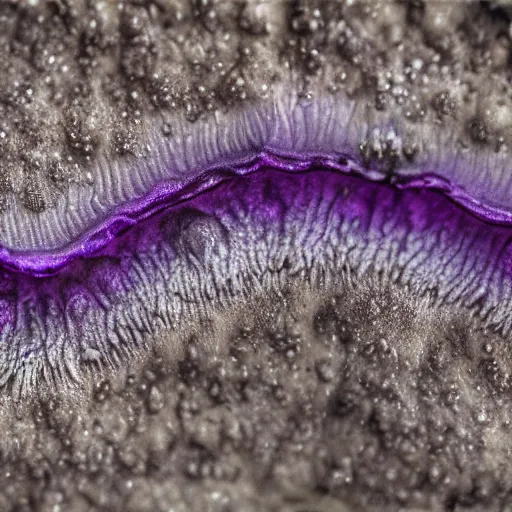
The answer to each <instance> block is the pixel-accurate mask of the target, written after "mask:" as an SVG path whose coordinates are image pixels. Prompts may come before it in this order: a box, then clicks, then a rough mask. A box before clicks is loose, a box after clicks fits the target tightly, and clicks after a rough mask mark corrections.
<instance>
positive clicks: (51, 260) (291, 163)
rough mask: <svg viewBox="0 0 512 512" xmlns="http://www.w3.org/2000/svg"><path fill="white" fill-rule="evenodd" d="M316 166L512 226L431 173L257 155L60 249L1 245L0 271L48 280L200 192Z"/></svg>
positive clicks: (343, 159) (163, 187)
mask: <svg viewBox="0 0 512 512" xmlns="http://www.w3.org/2000/svg"><path fill="white" fill-rule="evenodd" d="M318 167H321V168H323V169H326V170H331V171H337V172H340V173H343V174H347V175H354V176H357V177H362V178H366V179H368V180H369V181H374V182H386V183H389V184H391V185H393V186H395V187H397V188H399V189H411V188H412V189H430V190H434V191H437V192H440V193H441V194H443V195H445V196H446V197H448V198H449V199H450V200H451V201H452V202H454V203H456V204H457V205H459V206H461V207H463V208H464V209H465V210H467V211H468V212H469V213H470V214H471V215H473V216H474V217H477V218H479V219H480V220H482V221H484V222H486V223H488V224H492V225H499V226H512V212H511V211H507V210H505V209H503V208H499V207H495V206H492V205H489V204H485V203H482V202H480V201H478V200H476V199H475V198H474V197H472V196H470V195H469V194H468V193H467V192H465V191H464V190H463V189H462V188H461V187H460V186H458V185H457V184H455V183H451V182H450V181H448V180H447V179H445V178H443V177H441V176H440V175H439V174H436V173H434V172H425V173H423V174H421V175H419V176H418V175H417V176H414V177H407V176H399V175H396V174H391V175H390V174H386V173H383V172H381V171H378V170H375V169H371V168H366V167H364V166H361V165H360V164H358V163H356V162H355V161H353V160H351V159H350V158H349V157H348V156H347V155H345V154H341V153H340V154H337V155H334V156H333V155H325V154H324V155H322V154H317V155H307V156H299V155H289V154H288V155H285V154H278V153H276V152H273V153H270V152H261V153H259V154H258V155H256V156H254V157H253V158H250V159H246V160H243V161H240V162H238V164H237V165H232V166H224V167H222V168H212V169H210V170H208V171H205V172H204V173H202V174H201V175H200V176H199V177H197V178H195V179H193V180H191V181H188V182H184V183H176V182H164V183H161V184H159V185H158V186H156V187H154V188H153V189H152V190H151V191H150V192H149V193H148V194H147V195H146V196H144V197H142V198H138V199H135V200H133V201H131V202H129V203H126V204H124V205H121V206H119V207H118V208H117V210H116V211H115V212H114V213H113V214H112V215H110V216H109V217H108V218H107V219H105V220H104V221H103V222H101V223H99V224H98V225H97V226H95V227H94V228H92V229H90V230H88V231H87V232H86V233H84V235H83V236H82V237H80V238H79V239H78V240H76V241H74V242H71V243H70V244H68V245H67V246H65V247H63V248H62V249H60V250H57V251H55V250H53V251H41V252H33V251H30V252H28V251H13V250H10V249H7V248H6V247H1V246H0V267H2V268H4V269H6V270H10V271H13V272H20V273H24V274H29V275H32V276H35V277H45V276H51V275H53V274H55V273H57V272H58V271H59V270H60V269H62V268H63V267H65V266H66V265H68V264H69V263H70V262H72V261H73V260H76V259H79V258H87V257H91V256H94V255H95V254H97V253H98V251H100V250H102V249H104V248H105V247H106V246H107V245H108V244H110V243H111V242H112V240H113V239H114V238H115V237H116V236H118V235H119V234H121V233H123V232H124V231H126V230H127V229H129V228H130V227H131V226H133V225H135V224H138V223H140V222H142V221H143V220H144V219H147V218H148V217H151V216H152V215H154V214H156V213H158V212H160V211H162V210H164V209H166V208H168V207H170V206H173V205H177V204H179V203H181V202H183V201H186V200H189V199H191V198H193V197H195V196H197V195H199V194H202V193H204V192H206V191H208V190H210V189H212V188H213V187H215V186H217V185H219V184H221V183H222V182H223V181H225V180H227V179H229V178H232V177H235V176H244V175H247V174H251V173H254V172H256V171H258V170H260V169H262V168H273V169H276V170H279V171H285V172H289V173H295V172H304V171H310V170H313V169H314V168H318Z"/></svg>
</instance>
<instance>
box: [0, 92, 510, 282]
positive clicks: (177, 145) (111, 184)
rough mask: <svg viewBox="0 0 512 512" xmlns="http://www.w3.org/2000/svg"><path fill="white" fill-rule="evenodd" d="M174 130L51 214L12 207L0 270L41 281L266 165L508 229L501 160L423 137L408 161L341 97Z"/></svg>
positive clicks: (386, 119)
mask: <svg viewBox="0 0 512 512" xmlns="http://www.w3.org/2000/svg"><path fill="white" fill-rule="evenodd" d="M171 126H172V136H170V137H166V136H164V135H163V134H162V132H161V131H160V129H159V128H158V123H155V122H151V123H150V122H148V129H147V140H146V153H145V155H144V156H143V157H133V159H124V160H120V159H118V158H117V159H109V158H107V157H106V156H100V157H98V158H97V159H96V160H95V163H94V165H93V166H92V167H91V169H90V173H91V182H90V184H89V185H87V184H80V185H79V184H70V186H69V189H68V191H67V192H66V193H64V194H62V196H61V197H60V198H59V199H58V200H57V202H56V205H55V206H54V207H53V208H50V209H47V210H45V211H43V212H40V213H37V214H36V213H34V212H30V211H28V210H26V209H24V208H23V207H22V206H20V205H19V204H13V206H12V208H10V209H8V210H7V211H6V212H4V213H2V214H1V217H0V260H2V261H3V262H4V263H5V264H7V265H9V266H10V267H11V268H18V269H20V270H25V271H29V272H30V271H33V272H35V273H37V272H39V273H43V274H44V273H45V271H46V270H49V271H51V270H52V269H55V268H58V267H60V266H62V265H63V264H65V263H67V261H68V260H69V257H70V256H72V255H80V256H85V255H88V254H90V253H93V252H94V251H95V250H97V249H98V248H100V247H102V246H103V245H105V244H106V243H108V242H109V241H110V240H111V239H112V237H113V236H115V234H116V233H117V232H119V231H121V230H122V229H124V228H125V227H126V226H129V225H131V224H133V223H136V222H138V221H139V220H141V219H143V218H145V217H147V216H148V215H150V214H152V213H153V210H154V208H155V205H159V204H160V205H161V204H162V203H166V204H168V203H169V202H172V198H173V197H181V198H182V197H183V196H184V194H185V193H186V191H187V189H189V192H190V193H199V192H201V190H204V189H206V188H208V187H209V186H213V185H214V184H215V183H217V182H219V181H221V180H222V179H223V176H224V175H225V173H226V172H228V173H229V172H231V173H246V172H250V171H251V170H252V169H253V167H251V166H252V165H253V163H254V162H255V161H256V162H257V161H260V160H261V159H262V158H264V157H266V158H269V159H272V158H276V157H283V158H291V159H293V160H294V161H295V162H297V161H299V160H301V159H303V160H305V161H306V163H307V162H309V161H311V160H312V159H313V160H314V159H325V160H328V161H330V162H334V163H336V162H340V161H342V162H345V163H346V165H340V166H339V167H340V169H341V170H349V171H350V172H356V173H359V174H361V175H363V176H365V177H367V178H368V179H371V180H377V181H379V180H385V181H394V182H396V183H401V184H402V186H412V187H431V188H438V189H440V190H442V191H444V192H445V193H446V194H448V195H449V196H450V197H451V198H452V199H454V200H455V201H457V202H459V203H461V204H463V205H464V206H465V207H467V208H468V209H470V210H472V211H473V212H474V213H475V214H477V215H480V216H481V217H483V218H486V219H488V220H489V221H490V222H493V223H500V224H510V223H512V213H511V211H512V205H511V204H510V190H511V187H512V181H511V180H512V173H511V172H510V170H511V169H512V166H511V161H510V158H509V157H508V155H507V154H505V153H502V152H496V153H495V152H489V151H485V150H480V149H479V148H474V147H473V148H464V147H462V146H461V145H460V144H459V142H458V141H457V140H456V138H455V135H454V136H453V138H450V137H448V138H446V135H445V134H441V133H439V132H437V131H436V130H435V127H434V128H432V126H430V125H425V126H422V125H420V126H419V128H418V129H419V132H418V134H416V141H417V143H416V145H415V148H414V152H413V154H411V155H410V158H411V159H410V160H408V159H407V158H403V157H402V156H401V151H402V149H403V148H401V144H402V140H403V139H404V138H405V136H406V133H405V128H403V126H402V124H401V123H400V122H399V120H398V119H396V120H394V119H393V117H392V116H391V117H390V115H389V114H387V113H386V114H385V115H384V114H383V115H382V117H381V118H379V117H378V114H376V113H375V112H374V111H373V113H372V114H370V112H369V109H368V108H367V107H366V106H365V103H364V102H362V101H361V100H350V99H349V98H347V97H346V96H344V95H342V94H341V93H338V94H332V95H327V94H322V95H320V94H319V95H318V96H313V97H311V98H305V97H303V96H301V95H300V94H298V93H297V92H296V91H292V90H291V89H289V88H285V87H284V86H275V90H274V91H273V92H272V94H270V93H269V97H268V98H267V99H266V100H259V101H257V102H254V103H252V104H251V105H250V106H246V107H244V108H243V109H236V108H234V109H231V110H228V111H226V112H223V111H221V110H217V111H216V112H215V113H214V114H212V115H211V116H210V117H208V118H204V119H200V120H198V121H197V122H195V123H190V122H189V121H186V120H185V119H182V118H178V117H176V118H174V120H173V121H172V122H171ZM398 157H399V158H398ZM269 163H271V162H269ZM296 167H297V165H296V163H295V164H293V165H290V166H289V168H290V170H293V169H295V168H296Z"/></svg>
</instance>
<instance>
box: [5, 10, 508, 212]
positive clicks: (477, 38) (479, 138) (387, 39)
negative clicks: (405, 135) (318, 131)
mask: <svg viewBox="0 0 512 512" xmlns="http://www.w3.org/2000/svg"><path fill="white" fill-rule="evenodd" d="M507 16H508V12H507V11H506V10H504V9H502V8H499V7H497V6H495V5H493V4H489V3H484V4H482V5H481V4H477V3H475V4H470V5H467V4H465V3H453V2H449V3H445V4H443V6H442V8H439V6H438V4H437V3H429V2H424V1H421V0H411V1H408V2H388V1H376V2H348V1H347V2H345V1H343V0H293V1H291V0H290V1H289V2H267V1H259V0H246V1H245V0H244V1H229V2H226V1H216V0H190V1H189V0H171V1H165V2H164V1H160V0H154V1H149V0H148V1H145V2H141V1H139V0H133V1H123V2H107V1H100V2H87V1H85V0H79V1H76V2H70V1H68V0H59V1H44V0H34V1H30V2H26V3H24V2H16V1H14V0H13V1H7V2H2V5H1V6H0V55H1V58H0V91H1V92H0V119H1V121H0V157H1V165H0V208H1V209H6V208H8V207H9V205H10V204H12V192H14V197H17V198H18V199H19V201H20V202H21V203H22V204H23V205H24V206H25V207H26V208H27V209H28V210H31V211H34V212H40V211H42V210H44V209H46V208H48V207H50V206H51V205H52V204H53V203H54V201H55V199H56V197H58V196H59V194H61V193H62V192H63V191H64V190H65V189H66V186H67V185H68V184H69V183H70V182H78V183H84V182H88V180H89V179H90V173H89V169H90V166H91V165H94V163H95V159H96V158H97V157H98V156H99V155H107V156H108V158H126V159H127V160H126V162H127V165H129V162H130V160H129V159H130V158H133V157H134V156H136V157H137V156H138V157H143V156H144V143H143V141H144V134H145V130H146V129H147V126H148V124H149V125H153V124H154V123H158V124H160V125H161V127H162V134H163V135H164V136H170V135H172V119H173V114H175V113H179V114H180V115H182V114H184V115H185V117H186V119H188V120H189V121H190V122H194V121H197V120H198V119H200V118H202V117H207V116H208V115H209V113H211V112H214V111H215V110H216V109H219V108H222V109H227V108H237V106H238V105H240V103H241V102H246V101H251V100H255V99H258V98H264V97H265V96H266V95H267V94H270V93H271V91H272V85H273V84H275V83H277V82H285V83H290V80H291V82H292V83H295V84H296V85H295V86H296V87H297V89H298V90H299V91H301V93H303V94H304V95H306V96H307V95H311V94H315V93H316V92H318V91H329V92H336V91H344V92H345V93H347V94H349V95H350V96H353V97H360V98H362V100H363V101H366V102H368V104H369V105H370V106H371V109H374V110H375V111H381V112H390V113H393V116H396V115H397V113H399V116H400V117H401V118H403V120H404V122H405V123H406V125H407V126H410V128H411V130H412V131H413V132H414V126H415V125H418V124H421V123H431V124H440V125H441V126H445V127H446V130H449V131H451V132H453V130H457V131H460V134H461V135H460V136H461V138H462V139H468V141H469V143H472V142H474V143H477V144H483V145H487V146H489V147H490V148H493V149H494V150H504V149H507V148H506V146H507V144H506V141H507V137H508V136H509V135H510V121H509V120H510V118H511V116H510V112H511V110H510V109H511V98H510V92H509V91H510V78H511V77H510V69H509V68H510V66H509V65H508V64H509V61H510V45H511V42H510V30H509V26H508V25H507ZM490 76H491V77H492V78H491V79H490ZM410 139H411V140H406V141H401V143H400V151H399V152H398V154H396V155H395V154H394V155H393V156H392V157H391V161H389V157H388V156H387V155H386V154H385V152H384V153H379V150H378V148H377V149H375V150H374V149H372V148H371V141H368V142H367V143H366V144H365V148H366V149H365V151H366V153H365V155H366V156H365V158H367V159H368V151H369V152H370V153H369V160H370V161H371V160H377V161H378V160H381V159H384V161H385V165H388V166H390V167H393V166H394V165H396V164H397V162H399V161H400V158H402V157H405V158H410V157H411V155H413V154H414V147H413V146H414V142H415V141H414V137H413V136H412V135H411V137H410ZM368 148H370V149H368ZM402 149H403V153H404V154H403V155H402V154H401V152H402Z"/></svg>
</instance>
